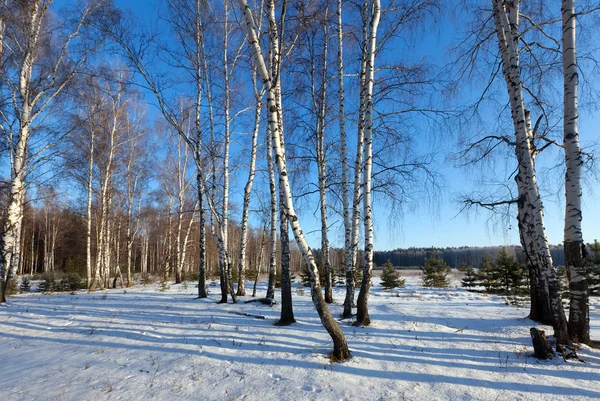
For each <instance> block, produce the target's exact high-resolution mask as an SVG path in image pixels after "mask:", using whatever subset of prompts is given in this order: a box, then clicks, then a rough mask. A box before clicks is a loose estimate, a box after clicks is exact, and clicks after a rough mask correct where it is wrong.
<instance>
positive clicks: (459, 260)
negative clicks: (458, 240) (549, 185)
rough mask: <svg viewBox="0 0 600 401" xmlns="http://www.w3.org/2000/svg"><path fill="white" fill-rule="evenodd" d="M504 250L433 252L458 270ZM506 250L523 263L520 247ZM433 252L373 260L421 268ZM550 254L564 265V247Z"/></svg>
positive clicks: (382, 254) (386, 254) (378, 254)
mask: <svg viewBox="0 0 600 401" xmlns="http://www.w3.org/2000/svg"><path fill="white" fill-rule="evenodd" d="M502 248H503V247H502V246H486V247H474V246H461V247H457V248H455V247H447V248H433V250H434V251H435V256H436V257H438V258H441V259H442V260H443V261H444V262H445V263H446V264H447V265H448V266H450V267H451V268H453V269H456V268H458V267H459V266H460V265H461V264H463V263H464V264H466V265H469V266H478V265H479V263H480V261H481V260H482V259H483V257H484V255H486V254H487V255H490V256H492V257H494V258H495V257H496V255H497V254H498V253H499V252H500V251H501V250H502ZM506 248H507V249H513V250H514V253H515V255H517V260H518V261H519V262H520V263H523V252H522V250H521V247H520V246H509V247H506ZM431 250H432V248H408V249H401V248H398V249H394V250H392V251H375V254H374V256H373V260H374V262H375V264H376V265H377V266H384V265H385V264H386V263H387V261H388V260H389V261H390V262H392V264H393V265H394V266H399V267H420V266H423V265H425V259H426V258H427V257H428V256H429V254H430V253H431ZM550 252H551V254H552V259H553V260H554V261H555V263H556V265H557V266H560V265H563V264H564V261H565V256H564V250H563V247H562V245H551V246H550Z"/></svg>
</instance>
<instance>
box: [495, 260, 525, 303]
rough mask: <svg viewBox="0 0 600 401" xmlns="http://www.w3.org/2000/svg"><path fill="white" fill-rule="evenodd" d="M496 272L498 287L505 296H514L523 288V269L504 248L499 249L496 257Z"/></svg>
mask: <svg viewBox="0 0 600 401" xmlns="http://www.w3.org/2000/svg"><path fill="white" fill-rule="evenodd" d="M496 270H497V272H498V276H499V287H500V288H502V289H503V290H504V291H505V293H506V294H513V295H516V294H517V293H518V292H519V291H520V289H521V287H523V269H522V267H521V265H520V264H519V262H517V259H515V257H514V256H513V255H509V254H508V253H507V252H506V248H502V249H500V252H498V255H497V256H496Z"/></svg>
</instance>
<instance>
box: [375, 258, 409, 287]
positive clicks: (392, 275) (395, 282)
mask: <svg viewBox="0 0 600 401" xmlns="http://www.w3.org/2000/svg"><path fill="white" fill-rule="evenodd" d="M405 283H406V280H404V279H403V278H402V277H400V273H398V271H397V270H396V269H395V268H394V266H392V262H390V261H389V260H388V261H387V263H386V265H385V267H384V268H383V271H382V272H381V285H382V286H383V288H385V289H386V290H391V289H393V288H401V287H404V284H405Z"/></svg>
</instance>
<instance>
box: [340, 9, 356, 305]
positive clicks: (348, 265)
mask: <svg viewBox="0 0 600 401" xmlns="http://www.w3.org/2000/svg"><path fill="white" fill-rule="evenodd" d="M337 5H338V9H337V14H338V19H337V23H338V31H337V40H338V54H337V72H338V98H339V116H338V120H339V129H340V157H341V164H342V194H341V197H342V216H343V218H344V250H345V252H344V256H345V258H344V267H345V271H346V299H345V301H344V312H343V313H342V316H343V317H349V316H350V315H351V314H352V303H353V302H354V274H353V260H352V245H351V244H352V223H351V221H350V207H349V204H348V195H349V193H348V190H349V188H348V176H349V174H348V149H347V138H346V113H345V93H344V25H343V21H342V11H343V9H342V0H338V3H337ZM346 305H348V306H346Z"/></svg>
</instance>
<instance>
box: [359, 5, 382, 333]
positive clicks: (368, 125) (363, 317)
mask: <svg viewBox="0 0 600 401" xmlns="http://www.w3.org/2000/svg"><path fill="white" fill-rule="evenodd" d="M380 13H381V4H380V1H379V0H374V1H373V8H372V16H371V23H370V27H369V44H368V48H367V55H368V56H367V68H366V77H365V84H366V85H365V91H364V95H363V97H362V98H361V103H362V102H365V103H366V105H365V148H364V170H363V206H364V207H363V219H364V224H365V265H364V267H363V279H362V284H361V288H360V293H359V295H358V301H357V307H358V310H357V316H356V323H357V324H362V325H368V324H369V323H370V318H369V312H368V299H369V291H370V289H371V274H372V270H373V212H372V205H371V187H372V185H371V178H372V177H371V174H372V170H373V83H374V73H375V51H376V43H377V27H378V26H379V18H380Z"/></svg>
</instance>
